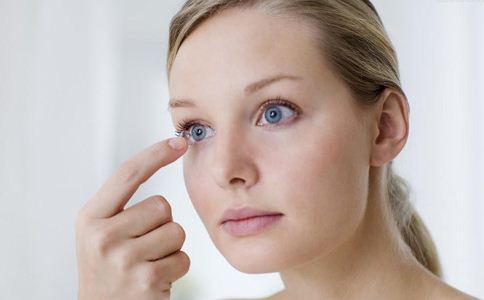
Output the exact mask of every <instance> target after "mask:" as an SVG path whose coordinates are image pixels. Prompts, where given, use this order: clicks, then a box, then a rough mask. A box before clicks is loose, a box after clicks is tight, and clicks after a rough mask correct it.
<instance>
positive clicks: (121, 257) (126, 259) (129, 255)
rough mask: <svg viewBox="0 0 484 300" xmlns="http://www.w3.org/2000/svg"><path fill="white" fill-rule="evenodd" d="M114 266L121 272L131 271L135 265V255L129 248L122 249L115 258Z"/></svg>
mask: <svg viewBox="0 0 484 300" xmlns="http://www.w3.org/2000/svg"><path fill="white" fill-rule="evenodd" d="M114 264H115V266H116V267H117V268H118V270H120V271H121V272H127V271H129V270H130V269H131V268H132V266H133V265H134V255H133V252H132V251H131V249H129V248H128V247H120V248H119V249H118V251H117V252H116V255H115V257H114Z"/></svg>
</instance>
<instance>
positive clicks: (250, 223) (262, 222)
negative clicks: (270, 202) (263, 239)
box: [222, 215, 282, 237]
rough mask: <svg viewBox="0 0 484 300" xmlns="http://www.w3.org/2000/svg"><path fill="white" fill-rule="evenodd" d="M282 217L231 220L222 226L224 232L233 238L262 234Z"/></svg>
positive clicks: (269, 216)
mask: <svg viewBox="0 0 484 300" xmlns="http://www.w3.org/2000/svg"><path fill="white" fill-rule="evenodd" d="M281 217H282V215H267V216H258V217H253V218H248V219H243V220H238V221H235V220H231V221H226V222H225V223H223V224H222V227H223V228H224V230H225V231H226V232H228V233H229V234H231V235H233V236H238V237H240V236H248V235H254V234H257V233H260V232H262V231H263V230H264V229H266V228H268V227H269V226H271V225H273V224H275V223H277V221H279V220H280V219H281Z"/></svg>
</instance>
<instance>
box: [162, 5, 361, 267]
mask: <svg viewBox="0 0 484 300" xmlns="http://www.w3.org/2000/svg"><path fill="white" fill-rule="evenodd" d="M315 34H316V32H314V31H313V30H311V27H309V26H308V25H307V24H305V23H302V22H301V21H300V20H295V19H291V18H289V17H287V16H286V17H281V16H280V17H274V16H270V15H267V14H265V13H264V12H262V11H258V10H242V9H230V10H226V11H224V12H222V13H221V14H220V15H217V16H215V17H212V18H211V19H209V20H207V21H206V22H204V23H203V24H202V25H201V26H200V27H199V28H197V29H196V30H195V31H194V32H192V33H191V34H190V35H189V36H188V38H187V39H186V40H185V41H184V43H183V44H182V46H181V48H180V50H179V52H178V54H177V56H176V59H175V61H174V64H173V67H172V69H171V73H170V75H171V80H170V96H171V98H172V100H175V99H183V100H187V99H188V100H189V101H190V102H193V104H194V105H193V106H190V105H179V106H178V107H173V108H171V110H170V112H171V114H172V120H173V122H174V124H175V125H177V124H178V123H180V122H182V121H184V120H188V121H193V122H192V123H191V127H190V128H189V129H188V130H187V131H190V132H191V133H192V134H193V136H191V137H190V138H189V139H190V141H191V142H195V144H193V145H191V146H190V149H189V150H188V152H187V153H186V154H185V155H184V157H183V171H184V178H185V184H186V187H187V192H188V194H189V197H190V199H191V201H192V203H193V205H194V207H195V209H196V211H197V213H198V214H199V216H200V218H201V220H202V222H203V223H204V225H205V227H206V229H207V231H208V233H209V235H210V237H211V238H212V240H213V242H214V244H215V246H216V247H217V248H218V249H219V251H220V252H221V253H222V254H223V255H224V256H225V258H226V259H227V260H228V262H229V263H230V264H231V265H232V266H234V267H235V268H237V269H238V270H240V271H242V272H245V273H267V272H276V271H281V270H283V269H286V268H290V267H294V266H297V265H299V264H302V263H304V262H307V261H309V260H312V259H314V258H316V257H318V256H321V255H324V254H325V253H328V252H329V251H332V250H334V249H335V248H337V247H338V245H340V244H342V243H343V242H344V241H346V240H347V239H348V238H349V237H350V235H351V234H352V233H354V232H355V230H356V228H357V226H358V225H359V224H360V222H361V221H362V219H363V216H364V212H365V207H366V201H367V198H366V197H367V192H368V189H367V187H368V176H369V174H368V173H369V167H370V166H369V161H370V150H371V137H370V135H369V132H370V130H369V129H367V128H366V127H364V125H363V124H365V122H364V120H363V118H364V114H363V113H362V112H361V111H360V110H359V108H358V107H357V106H356V105H355V104H354V100H353V99H352V97H351V95H350V91H349V89H348V88H347V86H345V84H344V83H343V82H342V81H341V80H340V79H338V78H337V77H336V75H335V74H334V73H333V72H332V71H331V70H330V69H329V67H328V63H327V62H326V61H325V59H324V58H323V57H322V54H321V52H320V50H319V48H318V45H317V43H316V39H315V37H316V35H315ZM278 75H285V76H291V77H285V78H283V79H281V78H280V79H279V80H274V81H271V82H266V84H265V85H262V84H258V85H251V84H253V83H254V82H259V81H260V80H263V79H267V78H274V77H275V76H278ZM248 86H249V88H246V87H248ZM276 98H280V99H281V100H280V101H279V102H272V104H271V102H269V103H268V102H267V101H270V100H271V99H276ZM267 104H269V105H267ZM265 105H267V106H265ZM241 206H250V207H253V208H256V209H262V210H268V211H271V212H278V213H281V214H283V216H282V217H281V218H280V219H279V221H278V222H277V223H275V224H273V225H272V226H270V227H269V228H266V229H265V230H263V231H262V232H259V233H258V234H253V235H249V236H242V237H241V236H234V235H231V234H229V233H227V232H226V231H225V230H224V229H223V227H222V226H221V225H220V221H221V218H222V215H223V213H224V211H225V210H226V209H229V208H238V207H241Z"/></svg>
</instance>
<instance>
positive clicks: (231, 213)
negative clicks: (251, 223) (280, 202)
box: [220, 207, 283, 224]
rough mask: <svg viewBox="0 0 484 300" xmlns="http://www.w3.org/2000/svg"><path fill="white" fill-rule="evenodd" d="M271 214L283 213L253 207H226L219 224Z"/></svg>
mask: <svg viewBox="0 0 484 300" xmlns="http://www.w3.org/2000/svg"><path fill="white" fill-rule="evenodd" d="M273 215H283V214H282V213H280V212H274V211H266V210H260V209H255V208H251V207H242V208H238V209H233V208H231V209H227V210H226V211H225V212H224V214H223V216H222V219H221V221H220V224H223V223H225V222H227V221H236V220H243V219H249V218H253V217H259V216H273Z"/></svg>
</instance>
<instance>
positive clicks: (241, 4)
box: [167, 0, 442, 277]
mask: <svg viewBox="0 0 484 300" xmlns="http://www.w3.org/2000/svg"><path fill="white" fill-rule="evenodd" d="M234 7H237V8H254V7H255V8H261V9H264V10H266V11H268V12H271V13H281V14H286V15H291V16H299V17H303V18H304V19H306V20H307V21H308V22H310V23H311V24H313V25H315V26H316V28H318V29H319V30H320V31H319V32H320V33H321V34H320V40H319V42H320V45H321V47H320V48H321V50H322V53H323V54H325V55H326V57H327V58H328V60H329V63H330V65H331V66H332V67H333V68H334V70H335V71H336V74H338V75H339V76H340V77H341V78H342V79H343V80H344V82H345V83H346V84H347V85H348V86H349V87H350V90H351V92H352V93H353V95H354V98H355V99H356V100H357V101H358V102H357V103H358V104H360V105H372V104H374V103H376V102H378V100H379V99H380V97H379V96H380V95H381V92H382V91H383V90H384V89H385V88H393V89H396V90H398V91H399V92H400V93H402V95H404V96H405V99H406V95H405V93H404V92H403V90H402V88H401V83H400V75H399V68H398V60H397V55H396V53H395V50H394V48H393V45H392V43H391V41H390V39H389V37H388V35H387V33H386V31H385V28H384V26H383V23H382V21H381V19H380V16H379V15H378V12H377V11H376V9H375V7H374V6H373V5H372V4H371V2H370V1H367V0H189V1H187V2H185V4H184V5H183V7H182V8H181V9H180V11H179V12H178V13H177V14H176V15H175V16H174V17H173V19H172V20H171V23H170V32H169V34H170V37H169V46H168V55H167V73H168V78H169V75H170V70H171V67H172V65H173V61H174V60H175V56H176V54H177V52H178V50H179V48H180V46H181V44H182V43H183V41H184V40H185V39H186V38H187V36H188V35H189V34H190V33H191V32H192V31H193V30H195V28H197V26H198V25H200V24H201V23H202V22H203V21H204V20H206V19H208V18H210V17H211V16H213V15H215V14H216V13H218V12H221V11H223V10H224V9H228V8H234ZM323 35H324V36H323ZM406 104H407V108H408V109H410V107H409V106H408V101H406ZM392 163H393V161H390V162H389V164H388V165H387V187H388V199H389V201H390V207H391V212H392V215H393V218H394V221H395V223H396V224H397V227H398V228H399V230H400V234H401V236H402V238H403V240H404V241H405V242H406V244H407V245H408V246H409V248H410V249H411V250H412V253H413V255H414V256H415V258H416V259H417V260H418V261H419V262H420V263H421V264H422V265H423V266H425V268H427V269H428V270H429V271H431V272H432V273H433V274H435V275H436V276H438V277H441V276H442V272H441V267H440V262H439V259H438V256H437V251H436V248H435V245H434V243H433V241H432V238H431V236H430V234H429V232H428V230H427V228H426V227H425V225H424V224H423V222H422V220H421V218H420V216H419V215H418V213H417V212H416V211H415V209H414V208H413V205H412V204H411V202H410V200H409V185H408V183H407V182H406V181H405V180H404V179H403V178H401V177H400V176H398V175H397V174H396V173H395V172H394V171H393V168H392Z"/></svg>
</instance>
